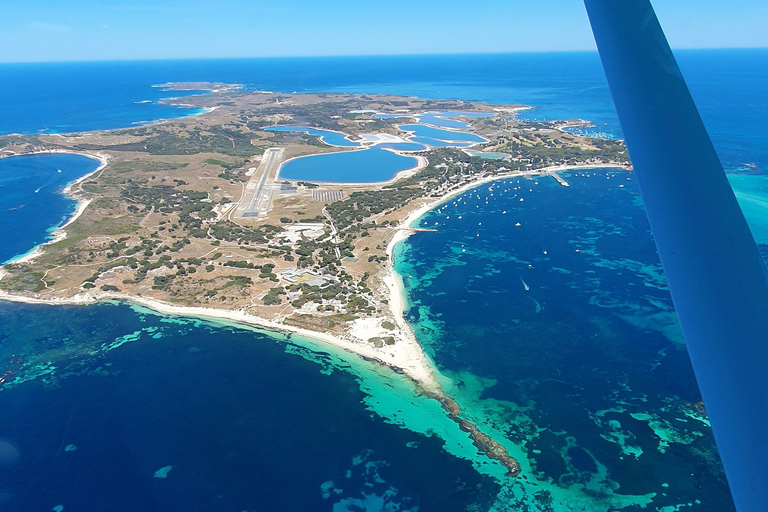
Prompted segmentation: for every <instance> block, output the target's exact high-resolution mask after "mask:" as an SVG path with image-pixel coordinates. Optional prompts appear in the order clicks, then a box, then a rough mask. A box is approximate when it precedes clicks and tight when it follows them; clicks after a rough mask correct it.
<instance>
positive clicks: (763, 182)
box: [728, 174, 768, 260]
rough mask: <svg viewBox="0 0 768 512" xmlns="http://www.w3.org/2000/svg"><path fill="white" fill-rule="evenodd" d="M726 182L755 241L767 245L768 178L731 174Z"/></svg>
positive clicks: (767, 258)
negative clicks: (728, 182) (729, 183)
mask: <svg viewBox="0 0 768 512" xmlns="http://www.w3.org/2000/svg"><path fill="white" fill-rule="evenodd" d="M728 181H730V182H731V187H733V192H734V193H735V194H736V199H738V200H739V205H740V206H741V210H742V211H743V212H744V216H745V217H746V218H747V222H748V223H749V227H750V229H751V230H752V235H753V236H754V237H755V241H756V242H757V243H758V244H764V245H768V176H749V175H734V174H732V175H729V176H728ZM764 254H765V253H764ZM766 260H768V257H766Z"/></svg>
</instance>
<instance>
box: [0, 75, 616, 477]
mask: <svg viewBox="0 0 768 512" xmlns="http://www.w3.org/2000/svg"><path fill="white" fill-rule="evenodd" d="M162 87H165V88H168V89H170V90H178V91H184V90H208V91H215V92H216V94H215V95H214V94H204V95H199V96H186V97H184V98H179V99H172V100H168V101H169V102H170V103H172V104H179V105H182V104H183V105H184V106H192V107H195V108H200V109H205V111H206V112H207V113H205V114H203V115H197V116H191V117H186V118H181V119H174V120H167V121H161V122H157V123H154V124H150V125H146V126H140V127H135V128H129V129H121V130H111V131H102V132H88V133H72V134H65V135H32V136H20V135H9V136H0V155H25V154H35V153H41V152H71V153H78V154H84V155H89V156H92V157H94V158H98V159H99V160H101V161H102V165H101V166H100V167H99V169H98V170H96V171H95V172H94V173H92V174H90V175H88V176H86V177H84V178H83V179H81V180H78V181H77V182H75V183H73V184H72V185H71V186H70V187H68V189H67V190H66V191H65V193H67V194H69V195H70V196H71V197H72V198H74V199H76V200H77V201H78V202H79V207H78V209H77V212H76V214H75V215H74V216H73V217H72V218H71V219H70V220H69V222H67V224H66V225H65V226H63V227H62V228H60V230H59V232H58V233H57V236H55V237H54V239H53V240H52V241H51V242H50V243H48V244H46V245H45V246H43V247H41V248H38V250H36V251H35V252H33V253H32V254H30V255H29V256H27V257H25V258H21V259H18V260H16V261H13V262H10V263H8V264H6V265H4V266H3V267H2V268H1V269H0V298H3V299H6V300H17V301H27V302H39V303H47V304H87V303H93V302H96V301H101V300H107V299H119V300H127V301H131V302H134V303H138V304H142V305H145V306H147V307H150V308H152V309H155V310H157V311H160V312H164V313H168V314H179V315H194V316H202V317H211V318H226V319H229V320H233V321H236V322H242V323H248V324H252V325H258V326H261V327H265V328H268V329H272V330H279V331H285V332H291V333H298V334H302V335H306V336H310V337H312V338H315V339H318V340H321V341H323V342H326V343H329V344H332V345H335V346H338V347H341V348H343V349H345V350H348V351H351V352H354V353H357V354H359V355H361V356H363V357H365V358H368V359H372V360H376V361H379V362H381V363H383V364H386V365H389V366H391V367H392V368H394V369H395V370H397V371H399V372H402V373H404V374H406V375H408V376H410V377H411V378H412V379H413V380H414V381H415V382H416V384H417V386H418V387H419V389H420V390H421V391H422V392H423V393H424V394H425V395H427V396H430V397H433V398H435V399H436V400H439V401H440V403H441V404H442V405H443V407H444V408H445V409H446V411H447V414H448V415H449V417H450V418H451V419H453V420H454V421H456V422H457V423H458V424H459V426H460V427H461V428H462V429H463V430H464V431H466V432H468V434H469V435H470V436H471V438H472V439H473V441H474V442H475V444H476V445H477V447H478V448H479V449H480V450H482V451H483V452H484V453H485V454H486V455H487V456H488V457H490V458H492V459H495V460H496V461H498V462H500V463H501V464H502V465H504V466H505V467H506V468H507V470H508V474H510V475H515V474H517V473H518V472H519V471H520V468H519V465H518V464H517V462H516V461H515V460H514V459H513V458H512V457H511V456H509V454H508V453H507V451H506V450H505V449H504V447H503V446H502V445H501V444H500V443H498V442H497V441H495V440H493V439H492V438H491V437H489V436H488V435H486V434H484V433H483V432H481V431H480V429H479V428H477V426H475V425H473V424H472V423H471V422H469V421H467V420H465V419H463V418H462V415H461V410H460V408H459V406H458V404H457V403H456V402H455V401H454V400H452V399H451V398H450V397H449V396H447V395H446V393H445V392H444V391H443V390H442V388H441V386H440V383H439V379H438V376H437V371H436V369H435V368H434V366H433V365H432V363H431V361H430V360H429V358H428V357H427V356H426V355H425V353H424V351H423V350H422V348H421V346H420V345H419V343H418V341H417V339H416V337H415V335H414V333H413V331H412V330H411V328H410V326H409V325H408V323H407V321H406V320H405V318H404V316H403V311H404V309H405V307H406V304H405V298H404V296H403V290H402V281H401V279H400V276H398V275H397V274H396V273H395V271H394V267H393V261H392V258H393V248H394V246H395V245H396V244H397V243H398V242H399V241H401V240H403V239H404V238H406V237H407V236H409V234H411V233H413V232H414V231H415V228H413V227H412V224H413V223H414V221H415V220H417V219H418V218H419V217H420V216H422V215H423V214H424V213H425V212H427V211H428V210H430V209H431V208H434V207H435V206H436V205H438V204H440V203H441V202H444V201H446V200H447V199H448V198H450V197H452V196H454V195H457V194H460V193H462V192H464V191H466V190H469V189H470V188H472V187H474V186H476V185H478V184H480V183H483V182H487V181H491V180H496V179H501V178H504V177H511V176H520V175H532V174H538V175H543V174H552V175H555V174H554V173H556V171H558V170H562V169H565V168H571V167H576V166H584V167H597V166H612V167H617V166H627V165H628V157H627V153H626V150H625V147H624V145H623V143H622V142H620V141H611V140H605V139H595V138H587V137H582V136H579V135H576V134H573V133H568V132H567V131H564V130H563V129H562V128H563V127H564V126H567V123H565V122H563V123H550V122H547V123H544V122H541V123H538V122H533V123H529V122H522V121H519V120H518V119H517V118H516V117H515V113H516V112H517V111H518V110H521V109H524V108H527V107H525V106H523V105H489V104H481V103H466V102H459V101H431V100H423V99H416V98H410V97H408V98H406V97H398V96H390V95H352V94H290V95H289V94H275V93H267V92H251V91H245V90H242V89H241V88H239V87H238V86H236V85H234V84H219V83H216V84H205V83H194V84H176V83H174V84H163V85H162ZM182 101H183V103H182ZM481 114H482V115H481ZM447 118H451V120H452V122H451V123H450V124H444V125H442V126H441V125H440V120H441V119H447ZM414 122H415V123H416V124H415V125H414ZM457 123H458V124H463V125H464V126H465V128H462V129H457V128H456V127H455V125H456V124H457ZM406 125H407V126H406ZM289 126H291V127H300V129H295V130H294V129H278V130H275V129H274V127H289ZM413 126H416V127H417V128H418V127H420V126H421V127H424V129H425V133H424V134H422V135H420V134H419V132H418V131H416V130H414V128H413ZM269 128H272V129H269ZM406 128H407V129H406ZM315 132H317V133H315ZM321 132H323V133H326V136H327V137H329V138H328V139H326V137H323V136H322V134H320V135H318V133H321ZM327 134H331V135H332V134H336V137H334V140H336V139H339V140H342V139H343V140H344V141H346V142H343V143H333V142H332V141H330V137H331V135H327ZM339 134H341V136H339ZM438 137H439V138H438ZM366 151H369V152H373V151H380V152H381V153H380V154H381V155H390V156H391V154H394V155H397V156H398V157H399V158H402V159H404V160H402V161H401V163H402V162H407V161H411V162H412V165H409V166H404V167H409V168H407V169H405V170H400V171H399V172H396V174H394V175H393V177H392V178H391V179H389V180H387V181H383V182H376V183H369V182H366V180H364V179H361V180H360V181H359V182H349V181H338V180H336V179H334V175H333V172H332V169H329V170H328V172H327V179H324V180H317V179H312V180H310V179H287V178H282V177H281V169H282V168H283V167H284V166H286V165H289V164H290V162H291V161H295V159H299V158H317V157H316V156H311V155H321V154H337V153H338V154H343V153H347V154H351V153H356V152H366ZM366 155H367V157H370V158H374V157H375V158H379V157H378V156H376V155H377V154H375V153H366ZM408 159H410V160H408ZM357 171H358V172H359V174H360V175H361V176H363V175H364V174H365V173H366V171H367V169H366V168H365V167H364V166H363V167H361V168H359V169H358V170H357ZM557 179H558V180H559V181H560V183H561V184H563V185H566V186H567V182H565V180H563V179H562V178H560V177H559V176H557ZM28 356H29V357H26V355H24V354H22V355H21V357H20V359H19V360H24V361H25V363H24V364H22V365H20V366H18V367H15V368H14V370H13V371H14V374H15V375H17V376H21V375H22V374H23V372H24V371H25V368H24V367H25V365H29V366H34V363H35V357H38V358H41V357H48V356H51V355H50V354H37V355H34V354H29V355H28Z"/></svg>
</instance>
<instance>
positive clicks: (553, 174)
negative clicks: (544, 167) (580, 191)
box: [548, 172, 570, 187]
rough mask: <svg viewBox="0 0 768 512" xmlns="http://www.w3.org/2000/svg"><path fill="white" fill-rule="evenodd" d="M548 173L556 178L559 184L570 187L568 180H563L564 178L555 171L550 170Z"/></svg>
mask: <svg viewBox="0 0 768 512" xmlns="http://www.w3.org/2000/svg"><path fill="white" fill-rule="evenodd" d="M548 174H549V175H550V176H552V177H553V178H555V179H556V180H557V182H558V183H559V184H561V185H562V186H564V187H570V185H569V184H568V182H567V181H565V179H563V177H562V176H560V175H559V174H557V173H556V172H550V173H548Z"/></svg>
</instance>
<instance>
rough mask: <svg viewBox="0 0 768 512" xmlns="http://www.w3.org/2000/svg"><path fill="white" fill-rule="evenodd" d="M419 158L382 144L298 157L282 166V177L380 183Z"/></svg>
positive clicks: (411, 166)
mask: <svg viewBox="0 0 768 512" xmlns="http://www.w3.org/2000/svg"><path fill="white" fill-rule="evenodd" d="M417 163H418V160H417V159H416V158H415V157H411V156H401V155H398V154H396V153H394V152H392V151H388V150H386V149H383V148H380V147H372V148H368V149H362V150H357V151H344V152H341V153H328V154H323V155H312V156H305V157H301V158H295V159H293V160H289V161H288V162H286V163H284V164H283V166H282V167H281V168H280V179H288V180H308V181H319V182H329V183H377V182H381V181H388V180H391V179H392V178H394V177H395V175H396V174H397V173H398V172H400V171H405V170H407V169H411V168H413V167H415V166H416V164H417Z"/></svg>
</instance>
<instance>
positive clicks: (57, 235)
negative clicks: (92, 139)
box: [0, 149, 110, 279]
mask: <svg viewBox="0 0 768 512" xmlns="http://www.w3.org/2000/svg"><path fill="white" fill-rule="evenodd" d="M45 154H69V155H79V156H84V157H87V158H92V159H93V160H98V161H99V162H101V164H100V165H99V166H98V167H97V168H96V169H94V170H93V171H91V172H89V173H88V174H85V175H83V176H81V177H79V178H77V179H76V180H75V181H73V182H71V183H68V184H67V186H65V187H64V188H63V189H62V191H61V194H62V195H65V196H67V197H68V198H69V199H71V200H72V201H75V203H76V206H75V211H74V212H73V213H72V215H70V216H69V218H68V219H67V220H66V221H65V222H64V223H63V224H61V225H59V226H56V227H55V228H54V229H53V231H51V233H50V235H49V236H50V237H51V238H50V240H47V241H45V242H43V243H42V244H40V245H37V246H35V247H34V248H32V249H31V250H30V251H29V252H27V253H26V254H21V255H18V256H16V257H14V258H11V259H10V260H8V261H6V262H5V263H3V264H2V265H9V264H14V263H26V262H29V261H32V260H33V259H35V258H37V257H38V256H40V255H42V254H43V252H44V251H45V246H46V245H50V244H55V243H56V242H60V241H62V240H64V239H65V238H66V237H67V233H66V231H65V228H66V227H67V226H69V225H70V224H72V223H73V222H75V221H76V220H77V219H78V218H79V217H80V216H81V215H82V214H83V212H85V210H86V208H88V205H90V204H91V202H92V201H93V199H86V198H84V197H82V196H80V195H78V193H77V192H74V191H73V188H74V187H76V186H79V185H80V184H81V183H83V182H85V181H86V180H88V179H89V178H91V177H92V176H94V175H95V174H97V173H99V172H101V171H103V170H104V168H105V167H106V166H107V165H108V164H109V159H110V156H109V155H107V154H102V153H88V152H80V151H71V150H67V149H50V150H45V151H35V152H32V153H24V154H16V155H9V156H7V157H6V158H12V157H21V156H35V155H45ZM3 275H4V274H3V273H2V267H1V266H0V279H2V278H3Z"/></svg>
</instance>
